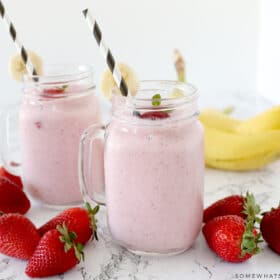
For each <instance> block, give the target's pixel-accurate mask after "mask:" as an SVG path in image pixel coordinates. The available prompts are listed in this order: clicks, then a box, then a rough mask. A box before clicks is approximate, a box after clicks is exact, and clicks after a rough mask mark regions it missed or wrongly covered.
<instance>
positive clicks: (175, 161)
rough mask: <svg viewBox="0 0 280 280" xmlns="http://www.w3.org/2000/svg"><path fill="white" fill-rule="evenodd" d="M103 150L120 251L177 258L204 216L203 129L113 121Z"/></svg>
mask: <svg viewBox="0 0 280 280" xmlns="http://www.w3.org/2000/svg"><path fill="white" fill-rule="evenodd" d="M107 135H108V137H107V139H106V148H105V182H106V183H105V185H106V199H107V208H108V225H109V229H110V232H111V234H112V236H113V238H114V239H115V240H116V241H117V242H119V243H120V244H122V245H123V246H125V247H127V248H129V249H131V250H134V251H142V252H148V253H149V252H153V253H175V252H180V251H184V250H186V249H188V248H189V247H190V246H191V245H192V244H193V242H194V240H195V239H196V237H197V235H198V233H199V231H200V228H201V222H202V211H203V177H204V153H203V146H204V144H203V129H202V126H201V124H200V123H199V121H198V120H197V118H196V117H192V118H189V119H187V120H174V121H172V117H171V119H168V121H167V119H163V120H155V121H152V120H151V121H149V120H146V121H145V125H143V124H142V120H139V124H132V123H130V122H129V121H126V122H122V121H120V120H118V119H117V118H113V120H112V122H111V124H110V126H109V128H108V132H107Z"/></svg>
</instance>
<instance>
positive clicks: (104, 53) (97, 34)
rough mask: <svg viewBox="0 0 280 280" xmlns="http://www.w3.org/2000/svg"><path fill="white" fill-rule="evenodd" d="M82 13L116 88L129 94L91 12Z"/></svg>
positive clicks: (124, 94)
mask: <svg viewBox="0 0 280 280" xmlns="http://www.w3.org/2000/svg"><path fill="white" fill-rule="evenodd" d="M83 15H84V17H85V19H86V21H87V23H88V26H89V28H90V30H91V31H92V34H93V35H94V38H95V40H96V42H97V44H98V46H99V49H100V51H101V54H102V56H103V57H104V59H105V60H106V63H107V65H108V67H109V69H110V71H111V73H112V75H113V77H114V80H115V82H116V84H117V86H118V88H119V89H120V91H121V94H122V95H123V96H127V95H130V92H129V89H128V87H127V84H126V82H125V80H124V78H123V76H122V74H121V71H120V69H119V67H118V65H117V63H116V61H115V59H114V57H113V55H112V53H111V51H110V49H109V48H108V47H107V46H106V44H105V42H104V39H103V36H102V32H101V30H100V27H99V25H98V23H97V21H96V20H95V19H94V18H93V16H92V14H91V13H90V11H89V10H88V9H85V10H83Z"/></svg>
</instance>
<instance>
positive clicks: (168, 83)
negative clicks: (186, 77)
mask: <svg viewBox="0 0 280 280" xmlns="http://www.w3.org/2000/svg"><path fill="white" fill-rule="evenodd" d="M174 90H178V91H179V92H181V93H182V95H181V96H178V97H176V96H175V98H174V97H173V96H171V94H172V92H173V91H174ZM148 92H149V93H150V94H148ZM153 93H154V94H157V93H159V94H160V96H161V97H160V103H161V105H160V106H157V107H155V106H152V102H151V101H152V96H153ZM198 97H199V92H198V88H197V87H196V86H194V85H193V84H191V83H183V82H179V81H174V80H142V81H140V82H139V85H138V88H137V94H136V95H135V96H128V97H127V98H126V99H127V105H128V106H130V107H133V108H134V109H137V110H142V109H143V110H153V111H154V110H156V109H159V110H165V109H172V108H175V107H177V106H181V105H186V104H188V103H193V102H194V101H196V100H197V99H198Z"/></svg>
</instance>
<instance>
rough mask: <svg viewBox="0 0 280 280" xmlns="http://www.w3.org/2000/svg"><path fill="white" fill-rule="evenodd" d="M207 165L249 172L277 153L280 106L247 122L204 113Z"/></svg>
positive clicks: (222, 113) (279, 133)
mask: <svg viewBox="0 0 280 280" xmlns="http://www.w3.org/2000/svg"><path fill="white" fill-rule="evenodd" d="M200 121H201V122H202V124H203V125H204V129H205V161H206V164H207V166H209V167H213V168H218V169H224V170H252V169H257V168H261V167H263V166H265V165H266V164H267V163H269V162H271V161H273V160H274V159H275V158H277V156H278V155H279V154H280V106H275V107H272V108H271V109H269V110H267V111H265V112H263V113H261V114H259V115H257V116H255V117H252V118H249V119H247V120H238V119H234V118H232V117H230V116H229V115H228V114H226V113H224V112H222V111H218V110H214V109H207V110H203V111H202V112H201V114H200Z"/></svg>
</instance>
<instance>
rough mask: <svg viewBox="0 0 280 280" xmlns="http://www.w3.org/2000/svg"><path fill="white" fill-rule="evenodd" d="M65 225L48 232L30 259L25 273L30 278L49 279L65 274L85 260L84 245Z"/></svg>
mask: <svg viewBox="0 0 280 280" xmlns="http://www.w3.org/2000/svg"><path fill="white" fill-rule="evenodd" d="M76 238H77V236H76V234H75V233H74V232H72V231H68V229H67V227H66V226H65V225H63V226H57V229H52V230H50V231H48V232H47V233H46V234H45V235H44V236H43V237H42V238H41V240H40V242H39V244H38V246H37V248H36V250H35V251H34V254H33V255H32V257H31V258H30V259H29V261H28V264H27V267H26V269H25V273H26V274H27V275H28V276H30V277H47V276H53V275H57V274H61V273H64V272H66V271H68V270H69V269H71V268H72V267H74V266H75V265H76V264H78V263H79V262H80V260H81V259H83V251H82V250H83V245H82V244H80V243H76V242H75V240H76Z"/></svg>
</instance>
